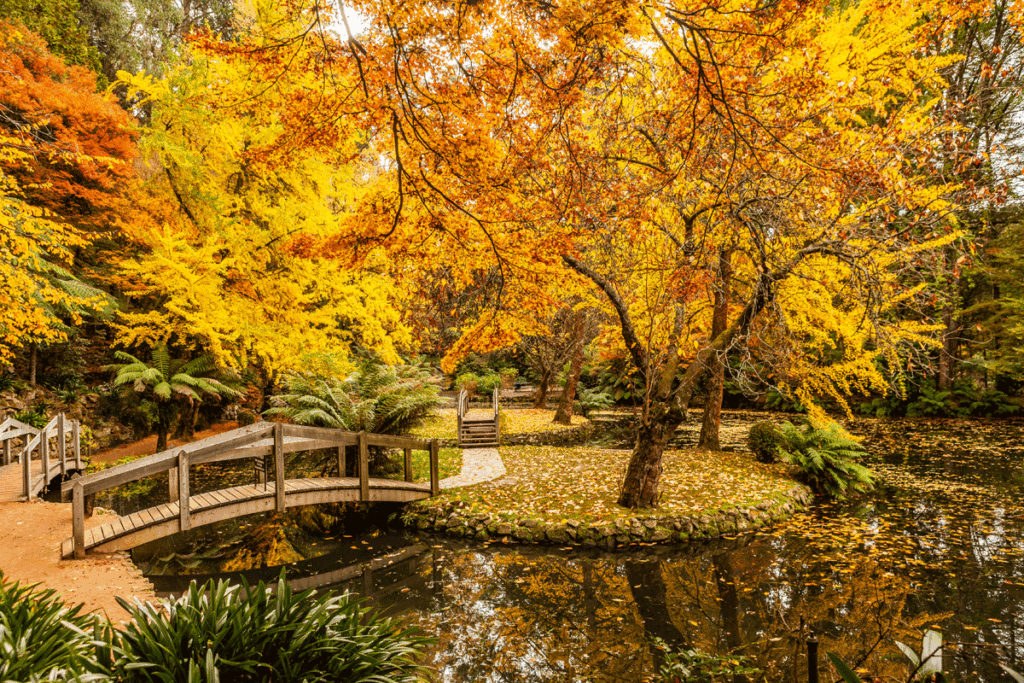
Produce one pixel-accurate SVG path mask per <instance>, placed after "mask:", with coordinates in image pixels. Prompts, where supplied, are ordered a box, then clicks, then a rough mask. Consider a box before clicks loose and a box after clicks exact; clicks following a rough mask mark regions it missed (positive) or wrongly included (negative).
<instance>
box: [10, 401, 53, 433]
mask: <svg viewBox="0 0 1024 683" xmlns="http://www.w3.org/2000/svg"><path fill="white" fill-rule="evenodd" d="M13 417H14V419H15V420H17V421H18V422H24V423H25V424H27V425H29V426H30V427H35V428H36V429H42V428H43V427H45V426H46V424H47V423H48V422H49V421H50V418H48V417H46V413H45V412H43V411H42V410H40V406H34V407H33V408H31V409H29V410H22V411H21V412H19V413H15V414H14V416H13Z"/></svg>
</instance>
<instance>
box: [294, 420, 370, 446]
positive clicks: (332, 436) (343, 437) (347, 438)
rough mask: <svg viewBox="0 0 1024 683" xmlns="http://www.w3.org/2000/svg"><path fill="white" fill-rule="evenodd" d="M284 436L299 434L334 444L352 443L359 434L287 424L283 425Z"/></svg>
mask: <svg viewBox="0 0 1024 683" xmlns="http://www.w3.org/2000/svg"><path fill="white" fill-rule="evenodd" d="M284 430H285V436H299V437H304V438H307V439H322V440H324V441H332V442H333V443H334V444H341V445H346V444H347V445H350V446H351V445H354V444H355V443H356V442H357V439H358V437H359V435H358V434H357V433H356V432H347V431H344V430H342V429H330V428H328V427H308V426H306V425H293V424H288V425H285V426H284Z"/></svg>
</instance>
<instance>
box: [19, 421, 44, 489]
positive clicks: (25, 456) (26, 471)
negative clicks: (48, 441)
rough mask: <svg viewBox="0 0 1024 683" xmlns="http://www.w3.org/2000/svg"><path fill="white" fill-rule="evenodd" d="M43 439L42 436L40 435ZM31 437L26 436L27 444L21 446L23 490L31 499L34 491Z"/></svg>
mask: <svg viewBox="0 0 1024 683" xmlns="http://www.w3.org/2000/svg"><path fill="white" fill-rule="evenodd" d="M39 438H40V439H42V436H40V437H39ZM29 441H31V439H29V438H28V437H27V436H26V437H25V445H24V446H22V447H21V492H22V493H23V494H25V500H29V496H31V495H32V494H31V491H32V451H30V450H29V449H28V444H29Z"/></svg>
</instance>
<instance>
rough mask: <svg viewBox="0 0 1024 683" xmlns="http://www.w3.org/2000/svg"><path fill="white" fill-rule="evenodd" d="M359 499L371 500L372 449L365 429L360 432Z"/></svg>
mask: <svg viewBox="0 0 1024 683" xmlns="http://www.w3.org/2000/svg"><path fill="white" fill-rule="evenodd" d="M359 500H360V501H363V502H365V501H368V500H370V449H369V447H368V446H367V444H366V431H365V430H363V431H361V432H359Z"/></svg>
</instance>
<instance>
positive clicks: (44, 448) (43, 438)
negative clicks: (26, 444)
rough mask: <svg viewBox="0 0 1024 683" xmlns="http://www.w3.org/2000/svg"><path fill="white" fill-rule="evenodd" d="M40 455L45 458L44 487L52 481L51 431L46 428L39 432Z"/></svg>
mask: <svg viewBox="0 0 1024 683" xmlns="http://www.w3.org/2000/svg"><path fill="white" fill-rule="evenodd" d="M39 456H40V457H41V458H42V460H43V488H44V489H45V488H46V486H47V485H48V484H49V483H50V433H49V432H48V431H47V430H46V429H45V428H44V429H43V431H42V432H41V433H40V434H39Z"/></svg>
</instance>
